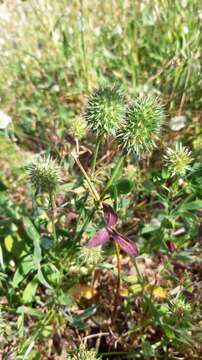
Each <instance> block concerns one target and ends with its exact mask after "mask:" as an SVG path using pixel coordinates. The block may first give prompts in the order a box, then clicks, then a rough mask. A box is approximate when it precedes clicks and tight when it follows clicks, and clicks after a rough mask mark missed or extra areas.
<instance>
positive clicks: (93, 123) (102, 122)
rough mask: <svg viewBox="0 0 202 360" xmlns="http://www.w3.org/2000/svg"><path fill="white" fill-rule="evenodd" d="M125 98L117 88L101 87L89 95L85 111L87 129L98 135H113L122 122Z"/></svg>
mask: <svg viewBox="0 0 202 360" xmlns="http://www.w3.org/2000/svg"><path fill="white" fill-rule="evenodd" d="M125 107H126V104H125V97H124V95H123V93H122V91H121V90H120V89H119V88H118V87H115V86H114V87H101V88H99V89H97V90H95V91H94V92H93V93H92V95H90V97H89V99H88V102H87V106H86V109H85V113H84V116H85V119H86V122H87V124H88V127H89V128H90V129H92V131H94V132H95V133H96V134H97V135H98V136H99V135H115V134H116V132H117V130H118V129H119V128H120V126H121V124H122V123H123V121H124V116H125Z"/></svg>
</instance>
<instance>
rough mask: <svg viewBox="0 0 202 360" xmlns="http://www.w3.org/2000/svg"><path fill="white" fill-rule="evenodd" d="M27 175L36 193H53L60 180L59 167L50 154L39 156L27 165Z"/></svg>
mask: <svg viewBox="0 0 202 360" xmlns="http://www.w3.org/2000/svg"><path fill="white" fill-rule="evenodd" d="M28 177H29V179H30V181H31V184H32V186H33V188H34V189H35V190H36V193H45V192H47V193H53V192H54V191H55V190H56V188H57V186H58V185H59V183H60V182H61V177H60V167H59V165H58V164H57V162H56V161H55V160H53V159H52V158H51V157H50V156H48V157H47V158H45V157H42V156H40V157H38V158H37V159H36V160H35V161H34V162H32V163H31V164H30V165H29V166H28Z"/></svg>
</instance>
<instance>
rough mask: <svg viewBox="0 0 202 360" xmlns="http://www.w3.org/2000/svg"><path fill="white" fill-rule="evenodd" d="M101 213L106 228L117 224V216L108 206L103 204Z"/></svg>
mask: <svg viewBox="0 0 202 360" xmlns="http://www.w3.org/2000/svg"><path fill="white" fill-rule="evenodd" d="M103 212H104V218H105V221H106V224H107V226H109V227H110V226H113V225H115V224H116V223H117V221H118V215H117V214H116V213H115V211H114V210H113V209H112V207H111V206H110V205H108V204H103Z"/></svg>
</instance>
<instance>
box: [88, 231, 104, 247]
mask: <svg viewBox="0 0 202 360" xmlns="http://www.w3.org/2000/svg"><path fill="white" fill-rule="evenodd" d="M108 240H109V233H108V231H107V229H105V228H103V229H101V230H99V231H97V232H96V233H95V235H94V236H93V237H92V239H90V240H89V242H88V243H87V246H88V247H89V248H92V247H96V246H100V245H103V244H105V243H106V242H107V241H108Z"/></svg>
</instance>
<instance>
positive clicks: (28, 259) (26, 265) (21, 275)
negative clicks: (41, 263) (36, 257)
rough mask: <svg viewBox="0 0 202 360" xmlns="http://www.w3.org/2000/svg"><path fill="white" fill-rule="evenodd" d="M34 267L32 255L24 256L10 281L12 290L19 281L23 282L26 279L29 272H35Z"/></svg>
mask: <svg viewBox="0 0 202 360" xmlns="http://www.w3.org/2000/svg"><path fill="white" fill-rule="evenodd" d="M35 269H36V268H35V266H34V264H33V257H32V255H28V256H25V257H24V258H23V259H22V262H21V264H20V265H19V267H18V268H17V270H16V272H15V274H14V277H13V281H12V286H13V287H14V288H16V287H17V286H18V285H19V284H20V283H21V281H23V280H24V279H25V277H26V275H27V274H28V273H29V272H30V271H31V270H35Z"/></svg>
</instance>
